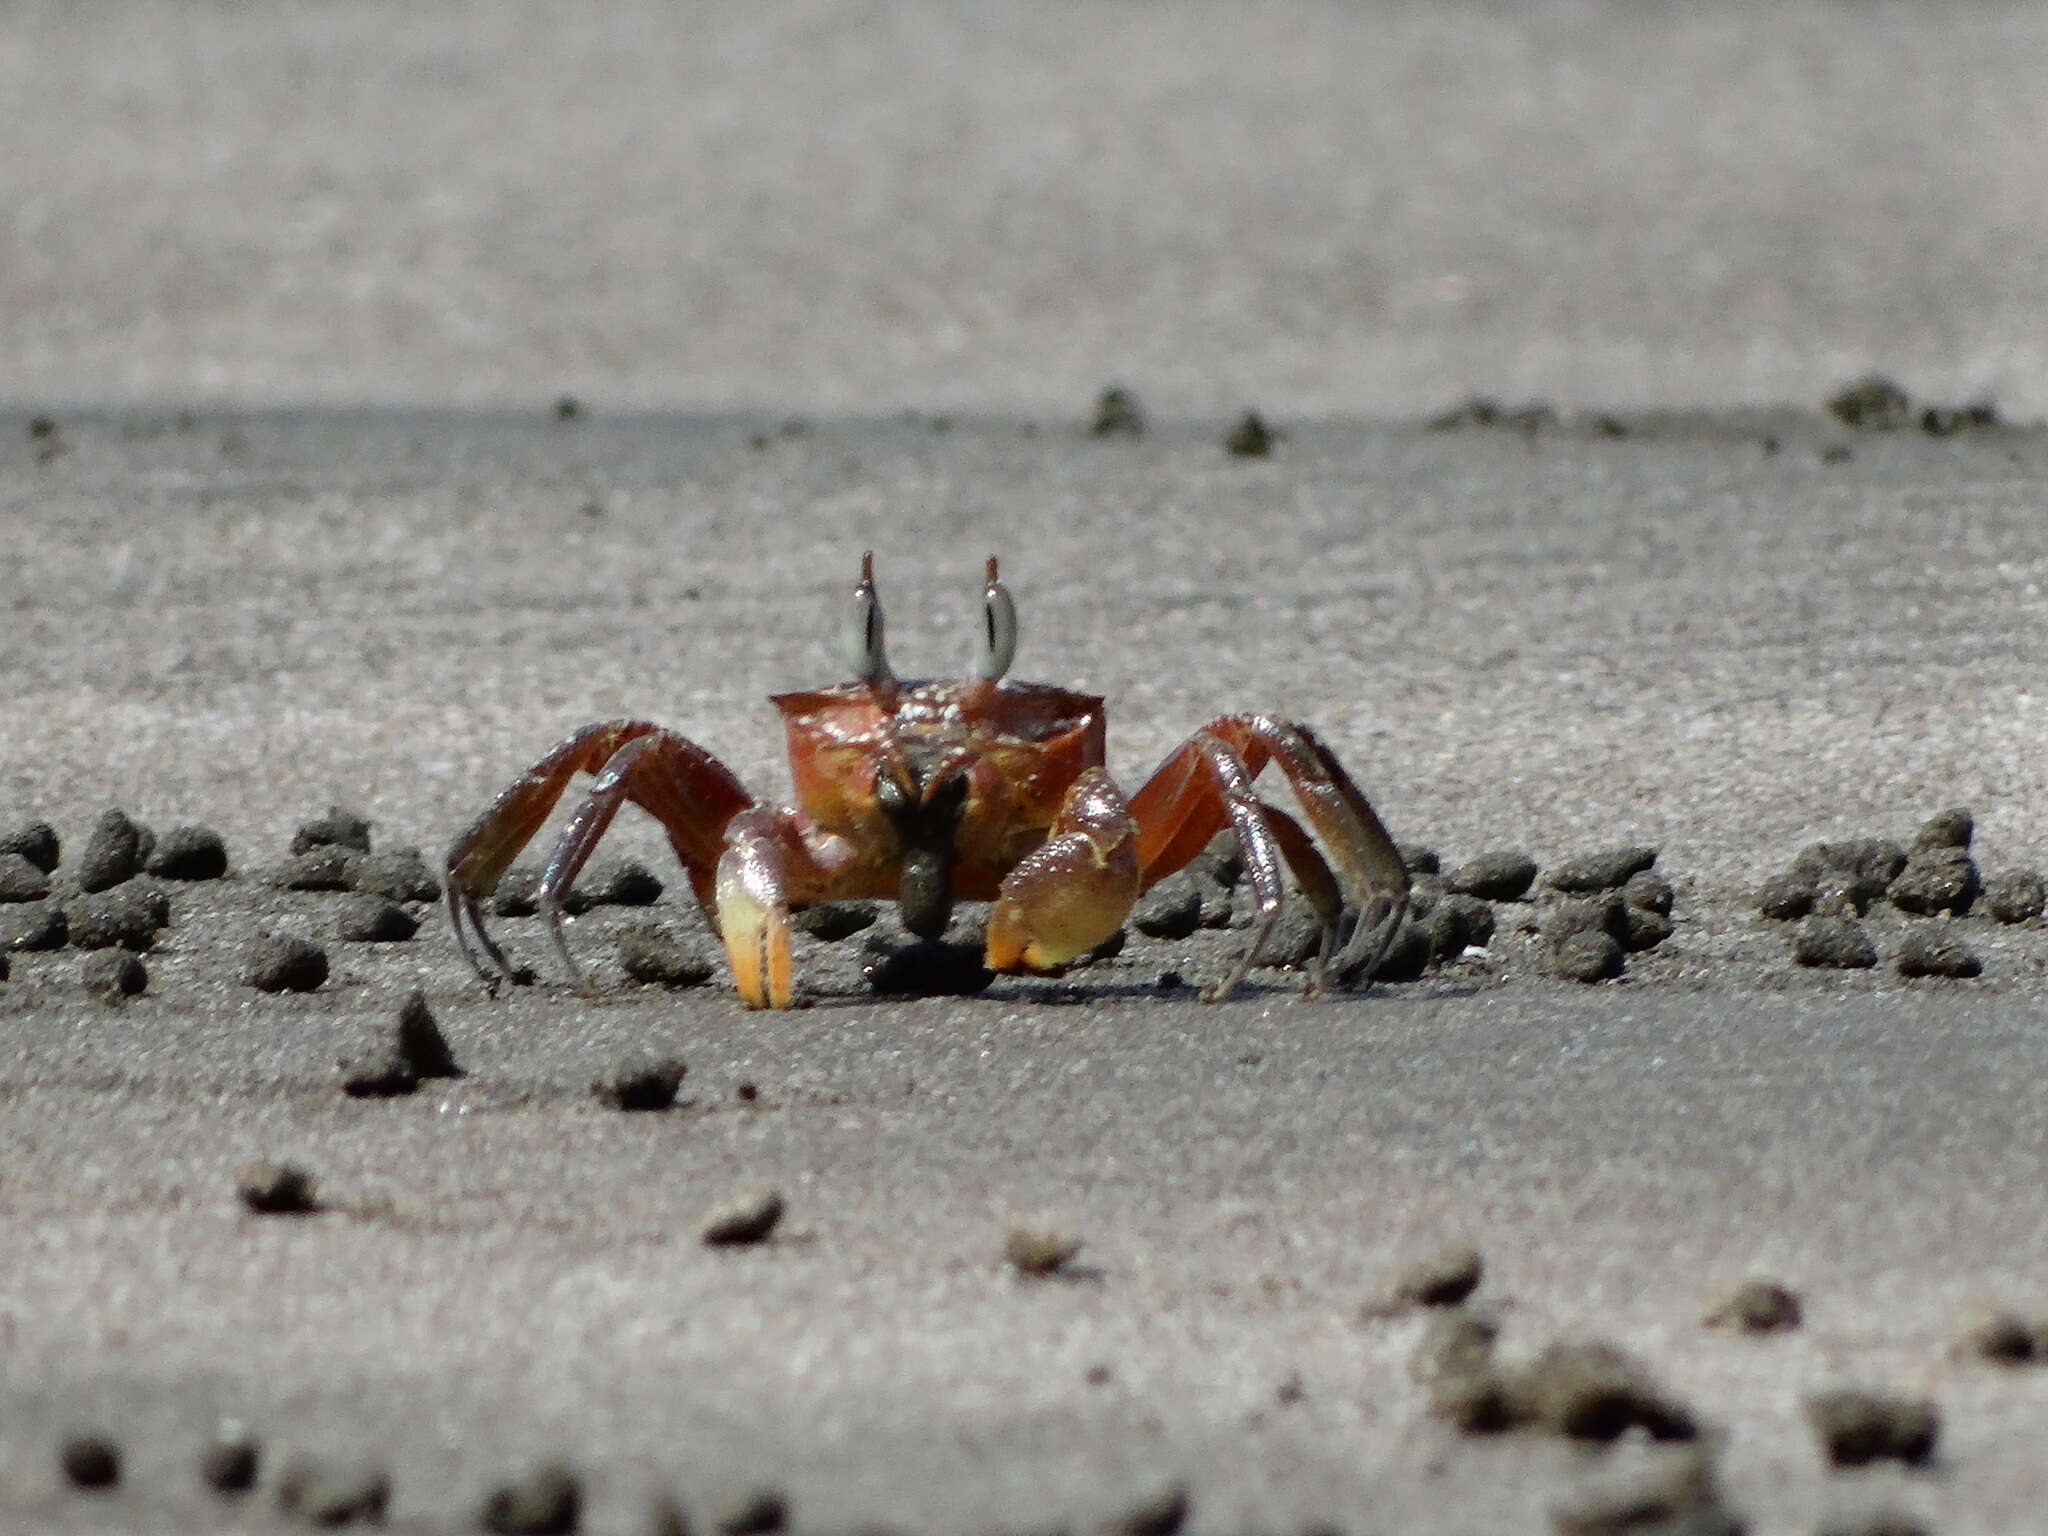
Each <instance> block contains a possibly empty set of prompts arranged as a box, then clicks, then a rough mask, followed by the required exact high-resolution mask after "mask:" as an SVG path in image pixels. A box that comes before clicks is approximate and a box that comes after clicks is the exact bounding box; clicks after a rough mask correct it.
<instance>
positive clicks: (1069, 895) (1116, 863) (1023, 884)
mask: <svg viewBox="0 0 2048 1536" xmlns="http://www.w3.org/2000/svg"><path fill="white" fill-rule="evenodd" d="M1136 834H1137V828H1136V827H1135V825H1134V824H1133V823H1132V821H1131V811H1130V807H1129V806H1128V805H1126V804H1125V803H1124V797H1123V796H1122V795H1121V794H1120V793H1118V791H1117V787H1116V785H1115V784H1113V783H1111V782H1110V778H1109V775H1108V774H1107V773H1105V772H1104V771H1103V770H1102V769H1100V768H1090V769H1088V770H1086V771H1085V772H1084V773H1082V774H1081V776H1080V777H1079V778H1077V779H1075V780H1074V784H1073V787H1072V788H1071V789H1069V790H1068V791H1067V798H1066V800H1065V802H1064V803H1062V804H1061V806H1060V812H1059V815H1058V816H1057V817H1055V818H1054V819H1053V824H1052V826H1051V828H1050V829H1049V831H1048V833H1047V836H1046V839H1045V842H1044V843H1042V844H1041V845H1040V846H1039V847H1038V849H1037V850H1036V851H1035V852H1033V853H1031V854H1029V855H1027V856H1026V857H1025V858H1024V859H1023V861H1022V862H1020V863H1019V864H1018V865H1017V867H1016V868H1015V869H1013V870H1011V871H1010V873H1009V874H1008V875H1006V876H1004V877H1003V883H1002V884H1001V886H999V887H998V888H997V892H996V900H995V907H994V909H993V910H992V911H991V912H990V913H989V920H988V956H987V958H988V966H989V969H990V970H993V971H1010V972H1016V971H1054V970H1058V969H1059V968H1060V967H1061V966H1063V965H1066V964H1067V963H1068V962H1069V961H1071V960H1074V959H1076V958H1077V957H1079V956H1081V955H1084V954H1086V953H1087V952H1088V951H1089V950H1091V949H1093V948H1094V947H1095V946H1096V945H1098V944H1100V943H1101V942H1102V941H1103V940H1105V939H1107V938H1108V937H1109V936H1110V935H1111V934H1113V933H1115V932H1116V931H1117V929H1118V928H1119V927H1121V926H1122V924H1123V920H1124V918H1125V917H1126V916H1128V915H1129V913H1130V910H1131V905H1132V903H1134V902H1135V901H1136V900H1137V899H1138V856H1137V848H1136Z"/></svg>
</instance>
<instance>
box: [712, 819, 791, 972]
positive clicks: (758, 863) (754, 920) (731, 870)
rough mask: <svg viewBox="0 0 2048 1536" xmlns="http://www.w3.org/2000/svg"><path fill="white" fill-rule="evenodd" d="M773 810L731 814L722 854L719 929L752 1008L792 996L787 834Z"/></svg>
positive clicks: (719, 882) (719, 868) (729, 959)
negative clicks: (730, 823)
mask: <svg viewBox="0 0 2048 1536" xmlns="http://www.w3.org/2000/svg"><path fill="white" fill-rule="evenodd" d="M783 833H784V828H783V826H782V825H781V824H780V821H779V818H777V817H776V816H775V815H774V813H773V812H771V811H767V810H755V811H748V812H744V813H742V814H741V815H739V816H736V817H734V818H733V821H732V825H731V826H730V827H729V828H727V830H726V839H725V852H724V853H722V854H720V855H719V859H718V879H717V884H716V893H717V894H716V901H717V904H718V932H719V936H720V937H721V938H722V939H723V940H724V941H725V956H726V959H727V960H728V961H730V962H731V964H732V982H733V986H734V987H736V988H737V989H738V990H739V994H740V1001H742V1002H744V1003H745V1004H746V1005H747V1006H748V1007H749V1008H787V1007H788V1006H789V1005H790V1001H791V999H792V997H793V996H794V988H793V987H792V985H791V981H790V969H789V894H790V879H789V861H788V859H787V858H786V857H785V853H786V851H787V850H788V848H789V840H788V838H787V837H785V836H784V835H783Z"/></svg>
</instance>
